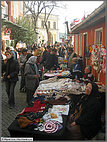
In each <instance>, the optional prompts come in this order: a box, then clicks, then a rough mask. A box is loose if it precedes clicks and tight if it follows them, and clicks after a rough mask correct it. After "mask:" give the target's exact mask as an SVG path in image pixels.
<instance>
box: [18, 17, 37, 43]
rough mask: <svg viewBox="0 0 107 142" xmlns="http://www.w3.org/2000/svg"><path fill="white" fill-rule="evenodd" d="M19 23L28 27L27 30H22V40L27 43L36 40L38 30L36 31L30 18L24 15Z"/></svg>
mask: <svg viewBox="0 0 107 142" xmlns="http://www.w3.org/2000/svg"><path fill="white" fill-rule="evenodd" d="M17 24H18V25H20V26H22V27H23V28H25V29H27V31H23V32H22V39H23V40H21V41H22V42H25V43H26V44H27V45H31V44H32V43H34V42H35V41H36V37H37V36H36V32H35V31H34V27H33V25H32V22H31V21H30V19H28V18H25V17H22V18H21V19H19V20H18V22H17Z"/></svg>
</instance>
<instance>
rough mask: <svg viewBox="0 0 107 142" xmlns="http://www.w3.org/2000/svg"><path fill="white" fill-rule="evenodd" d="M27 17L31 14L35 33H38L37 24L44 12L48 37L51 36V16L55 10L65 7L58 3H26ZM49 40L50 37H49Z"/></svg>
mask: <svg viewBox="0 0 107 142" xmlns="http://www.w3.org/2000/svg"><path fill="white" fill-rule="evenodd" d="M24 5H25V13H24V14H25V15H26V14H27V13H29V14H30V15H31V19H32V22H33V25H34V31H35V32H36V33H37V29H38V27H37V22H38V18H39V17H40V14H41V13H43V12H44V25H45V28H46V32H47V36H48V35H49V28H48V24H47V21H48V18H49V16H50V14H51V13H52V11H53V9H54V8H58V7H60V8H65V6H64V5H61V3H60V2H59V5H58V2H57V1H25V2H24ZM48 39H49V36H48Z"/></svg>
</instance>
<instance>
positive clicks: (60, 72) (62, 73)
mask: <svg viewBox="0 0 107 142" xmlns="http://www.w3.org/2000/svg"><path fill="white" fill-rule="evenodd" d="M70 74H71V73H70V71H63V70H53V71H48V72H47V73H45V74H44V76H47V77H54V76H66V77H67V76H69V75H70Z"/></svg>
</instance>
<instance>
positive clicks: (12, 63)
mask: <svg viewBox="0 0 107 142" xmlns="http://www.w3.org/2000/svg"><path fill="white" fill-rule="evenodd" d="M4 72H5V75H4V81H10V82H17V81H18V73H19V63H18V61H17V60H15V59H13V57H12V58H10V59H8V60H7V63H6V64H5V67H4ZM8 75H10V79H8V78H7V76H8Z"/></svg>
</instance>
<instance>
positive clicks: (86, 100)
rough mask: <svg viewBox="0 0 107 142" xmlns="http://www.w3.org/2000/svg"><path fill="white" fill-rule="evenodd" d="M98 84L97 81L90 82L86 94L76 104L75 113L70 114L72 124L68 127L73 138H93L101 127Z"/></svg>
mask: <svg viewBox="0 0 107 142" xmlns="http://www.w3.org/2000/svg"><path fill="white" fill-rule="evenodd" d="M98 97H99V93H98V86H97V84H95V83H88V84H87V86H86V90H85V95H84V96H82V98H81V99H80V101H79V102H78V103H77V105H76V106H75V110H77V112H76V111H74V112H75V113H73V114H71V115H70V121H71V124H69V127H68V129H69V130H70V132H71V135H72V136H71V138H72V139H73V140H82V139H84V138H87V139H88V140H91V139H92V138H93V137H95V136H96V134H97V133H98V132H99V130H100V128H101V104H100V101H99V99H98Z"/></svg>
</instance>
